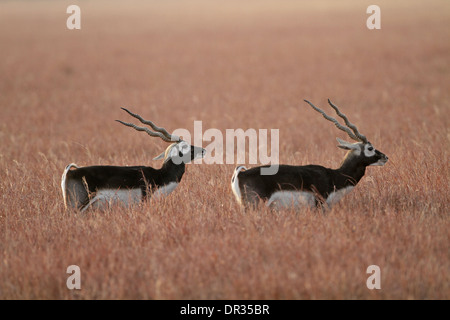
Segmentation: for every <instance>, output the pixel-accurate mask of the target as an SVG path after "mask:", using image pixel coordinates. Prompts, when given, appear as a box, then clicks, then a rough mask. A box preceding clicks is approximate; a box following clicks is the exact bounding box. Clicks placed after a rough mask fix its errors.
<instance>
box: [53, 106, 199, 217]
mask: <svg viewBox="0 0 450 320" xmlns="http://www.w3.org/2000/svg"><path fill="white" fill-rule="evenodd" d="M122 109H123V110H125V111H126V112H128V114H130V115H131V116H133V117H135V118H137V119H138V120H139V121H140V122H142V123H143V124H145V125H149V126H150V127H151V128H152V129H153V130H155V131H151V130H150V129H148V128H145V127H138V126H136V125H134V124H132V123H127V122H123V121H120V120H116V121H118V122H120V123H122V124H123V125H126V126H128V127H131V128H134V129H136V130H138V131H144V132H146V133H147V134H148V135H150V136H152V137H159V138H161V139H162V140H164V141H166V142H173V143H172V144H171V145H169V147H168V148H167V149H166V151H165V152H163V153H162V154H160V155H159V156H158V157H156V158H154V160H158V159H164V164H163V165H162V167H161V168H160V169H154V168H152V167H145V166H130V167H128V166H89V167H78V166H77V165H76V164H73V163H72V164H69V165H68V166H67V167H66V168H65V170H64V172H63V175H62V179H61V188H62V193H63V199H64V205H65V207H66V208H67V207H68V206H70V207H73V208H76V209H78V210H81V211H82V212H83V211H85V210H87V209H88V208H100V207H105V206H108V205H110V204H112V203H122V204H125V205H126V206H128V205H130V204H132V203H138V202H141V201H143V200H145V199H148V198H150V197H151V198H153V199H155V198H159V197H161V196H165V195H168V194H169V193H171V192H172V191H173V190H175V188H176V187H177V185H178V184H179V183H180V181H181V178H182V177H183V174H184V172H185V164H186V163H189V162H190V161H192V160H194V159H195V158H196V157H198V156H199V157H203V156H204V154H205V149H203V148H200V147H195V146H191V145H190V144H189V143H187V142H186V141H184V140H182V139H180V137H178V136H175V135H171V134H169V133H168V132H167V131H166V130H165V129H164V128H160V127H157V126H156V125H155V124H154V123H153V122H151V121H148V120H144V119H143V118H142V117H141V116H139V115H138V114H134V113H132V112H130V111H129V110H127V109H125V108H122Z"/></svg>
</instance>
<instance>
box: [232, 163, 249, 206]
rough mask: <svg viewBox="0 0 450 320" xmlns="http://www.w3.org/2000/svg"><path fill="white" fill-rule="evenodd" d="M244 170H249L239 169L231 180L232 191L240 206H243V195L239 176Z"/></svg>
mask: <svg viewBox="0 0 450 320" xmlns="http://www.w3.org/2000/svg"><path fill="white" fill-rule="evenodd" d="M242 170H247V169H246V168H245V167H238V168H237V169H236V170H234V173H233V177H232V178H231V190H233V194H234V196H235V197H236V201H237V202H238V203H239V204H242V195H241V189H239V179H238V175H239V172H241V171H242Z"/></svg>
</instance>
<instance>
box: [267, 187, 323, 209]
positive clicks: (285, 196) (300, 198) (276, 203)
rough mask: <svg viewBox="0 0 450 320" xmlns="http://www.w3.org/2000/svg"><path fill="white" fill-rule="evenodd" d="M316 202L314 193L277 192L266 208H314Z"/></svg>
mask: <svg viewBox="0 0 450 320" xmlns="http://www.w3.org/2000/svg"><path fill="white" fill-rule="evenodd" d="M315 205H316V200H315V197H314V194H313V193H312V192H307V191H277V192H275V193H273V194H272V196H271V197H270V198H269V200H268V201H267V203H266V206H268V207H269V206H272V207H275V208H290V207H310V208H312V207H314V206H315Z"/></svg>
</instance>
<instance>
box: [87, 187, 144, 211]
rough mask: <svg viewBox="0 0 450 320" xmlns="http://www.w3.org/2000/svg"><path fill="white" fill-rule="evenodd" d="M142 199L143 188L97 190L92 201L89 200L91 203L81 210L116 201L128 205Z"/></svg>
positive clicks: (101, 206)
mask: <svg viewBox="0 0 450 320" xmlns="http://www.w3.org/2000/svg"><path fill="white" fill-rule="evenodd" d="M141 200H142V191H141V189H126V190H121V189H118V190H111V189H103V190H98V191H97V193H96V194H95V196H94V197H93V198H92V199H91V201H89V204H88V205H87V206H85V207H84V208H83V210H81V212H84V211H85V210H87V209H89V208H90V207H92V208H103V207H105V206H109V205H112V204H115V203H120V204H123V205H125V206H126V207H128V206H130V205H131V204H133V203H139V202H140V201H141Z"/></svg>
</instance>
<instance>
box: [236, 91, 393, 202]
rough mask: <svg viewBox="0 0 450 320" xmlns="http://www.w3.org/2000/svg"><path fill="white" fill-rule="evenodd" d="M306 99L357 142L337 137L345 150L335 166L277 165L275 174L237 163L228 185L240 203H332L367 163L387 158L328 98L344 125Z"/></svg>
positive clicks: (378, 163)
mask: <svg viewBox="0 0 450 320" xmlns="http://www.w3.org/2000/svg"><path fill="white" fill-rule="evenodd" d="M305 102H307V103H308V104H309V105H310V106H311V107H312V108H313V109H314V110H316V111H317V112H319V113H321V114H322V115H323V117H324V118H325V119H327V120H329V121H331V122H333V123H334V124H335V125H336V127H337V128H339V129H341V130H343V131H344V132H346V133H347V134H348V136H349V137H350V138H352V139H353V140H355V141H357V142H356V143H350V142H346V141H343V140H341V139H339V138H337V141H338V142H339V145H338V147H339V148H342V149H345V150H348V152H347V154H346V155H345V157H344V160H343V161H342V163H341V166H340V167H339V168H338V169H329V168H325V167H323V166H320V165H306V166H291V165H279V168H278V171H277V172H276V173H275V174H273V175H264V174H261V168H265V167H267V166H261V167H255V168H251V169H249V170H247V169H246V168H245V167H243V166H239V167H237V168H236V169H235V171H234V174H233V177H232V179H231V188H232V190H233V193H234V195H235V197H236V199H237V201H238V202H239V203H240V204H241V205H243V206H245V207H247V206H249V205H250V206H256V205H257V204H258V203H259V201H261V200H263V201H265V203H266V205H267V206H270V207H274V208H280V207H300V206H307V207H315V206H316V207H318V206H323V205H324V204H326V205H327V206H328V207H331V206H332V205H333V204H335V203H336V202H338V201H339V200H340V199H341V198H342V197H343V196H344V195H345V194H347V193H348V192H350V191H351V190H352V189H353V188H354V187H355V186H356V184H357V183H358V182H359V180H361V178H362V177H363V176H364V174H365V171H366V167H367V166H383V165H384V164H385V163H386V162H387V161H388V157H387V156H386V155H385V154H383V153H381V152H380V151H378V150H376V149H375V148H374V147H373V145H372V144H371V143H370V142H369V141H368V140H367V138H366V137H365V136H364V135H362V134H361V133H360V132H359V131H358V129H357V128H356V126H355V125H354V124H352V123H350V121H349V120H348V118H347V117H346V116H345V115H344V114H343V113H342V112H340V110H339V108H338V107H337V106H335V105H334V104H333V103H332V102H331V101H330V100H328V103H329V104H330V106H331V107H332V108H333V109H334V110H335V111H336V114H337V115H338V116H339V117H341V118H342V119H343V120H344V122H345V125H346V127H345V126H343V125H341V124H340V123H339V122H338V121H337V120H336V119H335V118H332V117H330V116H328V115H327V114H326V113H325V112H324V111H323V110H321V109H319V108H317V107H316V106H314V105H313V104H312V103H311V102H309V101H307V100H305Z"/></svg>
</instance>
